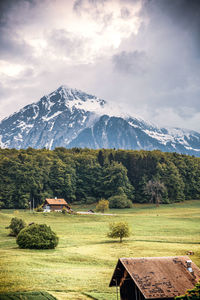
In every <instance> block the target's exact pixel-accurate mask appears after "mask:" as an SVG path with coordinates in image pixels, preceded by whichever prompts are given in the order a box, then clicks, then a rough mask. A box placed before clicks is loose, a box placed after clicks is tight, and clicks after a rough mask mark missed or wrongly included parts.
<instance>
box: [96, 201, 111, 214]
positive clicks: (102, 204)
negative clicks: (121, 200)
mask: <svg viewBox="0 0 200 300" xmlns="http://www.w3.org/2000/svg"><path fill="white" fill-rule="evenodd" d="M108 208H109V201H108V200H105V199H102V200H100V201H99V202H98V203H97V205H96V211H100V212H102V213H104V212H105V210H107V209H108Z"/></svg>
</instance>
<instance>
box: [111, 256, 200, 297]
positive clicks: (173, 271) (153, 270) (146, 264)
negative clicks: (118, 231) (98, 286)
mask: <svg viewBox="0 0 200 300" xmlns="http://www.w3.org/2000/svg"><path fill="white" fill-rule="evenodd" d="M186 261H191V259H190V258H189V257H188V256H174V257H146V258H120V259H119V261H118V263H117V266H116V268H115V271H114V274H113V277H112V279H111V282H110V286H116V284H117V285H118V286H119V285H120V279H121V278H122V277H123V274H124V270H127V272H128V274H129V275H130V277H131V278H132V280H133V281H134V282H135V284H136V286H137V287H138V288H139V290H140V291H141V292H142V294H143V295H144V297H145V299H156V298H174V297H175V296H179V295H183V294H185V292H186V290H187V289H192V288H193V287H194V285H195V284H196V283H197V282H198V281H199V279H200V269H199V268H198V267H197V266H196V265H195V264H194V263H193V262H191V267H192V270H193V273H191V272H190V271H189V270H188V269H187V262H186Z"/></svg>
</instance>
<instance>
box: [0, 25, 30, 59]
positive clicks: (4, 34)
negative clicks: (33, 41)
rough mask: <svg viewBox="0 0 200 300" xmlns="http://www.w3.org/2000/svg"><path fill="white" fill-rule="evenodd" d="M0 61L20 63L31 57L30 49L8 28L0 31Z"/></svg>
mask: <svg viewBox="0 0 200 300" xmlns="http://www.w3.org/2000/svg"><path fill="white" fill-rule="evenodd" d="M0 40H1V46H0V59H3V60H9V61H15V62H21V61H26V60H29V59H30V58H31V56H32V47H31V46H30V45H28V44H27V43H26V42H25V41H24V40H23V39H21V38H20V37H19V36H18V35H17V33H16V32H12V31H11V30H10V29H9V28H6V27H4V28H1V29H0Z"/></svg>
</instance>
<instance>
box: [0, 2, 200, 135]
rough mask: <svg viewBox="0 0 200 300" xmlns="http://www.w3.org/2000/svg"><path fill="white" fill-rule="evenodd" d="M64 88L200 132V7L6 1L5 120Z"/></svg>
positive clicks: (1, 54)
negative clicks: (79, 91)
mask: <svg viewBox="0 0 200 300" xmlns="http://www.w3.org/2000/svg"><path fill="white" fill-rule="evenodd" d="M62 84H65V85H68V86H70V87H74V88H78V89H81V90H83V91H86V92H88V93H91V94H94V95H96V96H98V97H100V98H103V99H105V100H107V101H112V102H113V103H114V104H115V103H117V104H120V105H121V106H123V107H124V109H125V110H127V111H128V112H129V113H131V114H132V115H139V116H141V117H142V118H144V119H146V120H150V121H151V122H153V123H155V124H158V125H159V126H176V127H184V128H189V129H194V130H197V131H199V132H200V1H199V0H5V1H3V0H1V1H0V120H1V119H3V118H4V117H6V116H8V115H9V114H11V113H13V112H14V111H16V110H19V109H20V108H22V107H23V106H25V105H26V104H29V103H32V102H36V101H38V100H39V99H40V98H41V97H42V96H43V95H45V94H48V93H50V92H52V91H53V90H55V89H56V88H58V87H59V86H60V85H62Z"/></svg>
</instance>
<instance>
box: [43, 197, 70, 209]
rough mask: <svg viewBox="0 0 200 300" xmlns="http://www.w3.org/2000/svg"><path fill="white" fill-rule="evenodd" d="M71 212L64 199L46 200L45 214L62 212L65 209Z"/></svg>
mask: <svg viewBox="0 0 200 300" xmlns="http://www.w3.org/2000/svg"><path fill="white" fill-rule="evenodd" d="M64 207H65V208H66V209H68V210H71V208H70V206H69V204H68V203H67V202H66V201H65V200H64V199H57V198H55V199H48V198H47V199H45V203H44V206H43V209H44V212H50V211H61V210H62V209H63V208H64Z"/></svg>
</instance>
